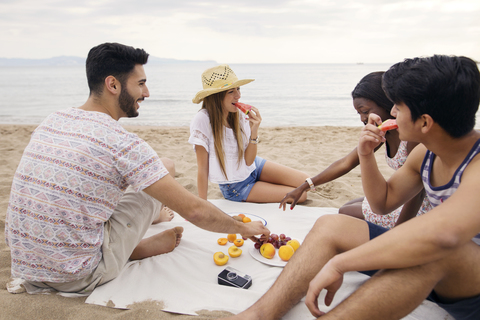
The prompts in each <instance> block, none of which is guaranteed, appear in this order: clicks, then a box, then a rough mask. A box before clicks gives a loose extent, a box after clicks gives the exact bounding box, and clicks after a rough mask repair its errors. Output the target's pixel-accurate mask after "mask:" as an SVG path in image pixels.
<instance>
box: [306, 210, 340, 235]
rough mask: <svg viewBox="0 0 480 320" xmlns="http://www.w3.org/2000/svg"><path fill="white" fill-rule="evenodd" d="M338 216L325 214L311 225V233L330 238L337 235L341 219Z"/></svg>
mask: <svg viewBox="0 0 480 320" xmlns="http://www.w3.org/2000/svg"><path fill="white" fill-rule="evenodd" d="M339 217H341V216H340V215H338V214H326V215H323V216H321V217H319V218H318V219H317V221H315V224H314V225H313V228H312V231H315V232H316V233H318V234H319V235H322V236H327V237H331V236H334V235H336V234H338V231H339V230H340V229H339V228H342V222H341V220H342V219H339Z"/></svg>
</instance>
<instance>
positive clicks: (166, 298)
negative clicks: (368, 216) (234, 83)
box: [86, 200, 453, 320]
mask: <svg viewBox="0 0 480 320" xmlns="http://www.w3.org/2000/svg"><path fill="white" fill-rule="evenodd" d="M210 201H211V202H212V203H213V204H214V205H216V206H217V207H219V208H220V209H222V210H223V211H224V212H226V213H247V214H251V215H255V216H258V217H261V218H263V219H264V220H265V221H266V222H267V227H268V228H269V229H270V231H271V232H272V233H277V234H280V233H284V234H286V235H287V236H290V237H292V238H294V239H298V240H300V241H303V239H304V237H305V236H306V234H307V233H308V231H309V230H310V228H311V226H312V225H313V224H314V222H315V220H316V219H317V218H318V217H319V216H321V215H324V214H336V213H337V212H338V209H336V208H315V207H304V206H296V207H295V209H294V210H293V211H291V210H286V211H285V212H284V211H282V210H279V209H278V204H252V203H237V202H231V201H227V200H210ZM174 226H182V227H183V228H184V233H183V238H182V241H181V244H180V245H179V246H178V247H177V248H176V249H175V250H174V251H173V252H171V253H168V254H163V255H159V256H155V257H151V258H148V259H144V260H141V261H134V262H130V263H128V264H127V265H126V267H125V268H124V270H123V271H122V273H121V274H120V275H119V276H118V277H117V278H116V279H114V280H113V281H111V282H109V283H107V284H105V285H103V286H100V287H98V288H96V289H95V290H94V291H93V293H92V294H91V295H90V296H89V297H88V299H87V300H86V303H90V304H97V305H103V306H110V307H115V308H127V309H128V308H129V306H130V305H132V304H134V303H138V302H142V301H147V300H150V301H159V302H161V303H162V304H163V306H164V308H163V310H164V311H167V312H174V313H182V314H190V315H196V311H200V310H226V311H230V312H232V313H239V312H241V311H243V310H245V309H246V308H248V307H249V306H250V305H252V304H253V303H254V302H255V301H257V300H258V299H259V298H260V297H261V296H262V295H263V294H264V293H265V292H266V291H267V290H268V288H269V287H270V286H271V285H272V284H273V282H274V281H275V279H276V278H277V277H278V276H279V275H280V273H281V271H282V268H281V267H274V266H269V265H267V264H264V263H261V262H259V261H258V260H256V259H254V258H253V257H252V256H251V254H250V253H249V250H250V248H252V247H253V243H252V242H251V241H249V240H247V241H245V244H244V246H243V247H241V249H242V250H243V253H242V255H241V256H240V257H238V258H230V259H229V261H228V263H227V265H225V266H217V265H216V264H215V263H214V262H213V254H214V253H215V252H217V251H223V252H224V253H226V254H227V250H228V247H229V245H228V244H227V245H226V246H220V245H218V244H217V239H218V238H220V237H226V234H218V233H212V232H208V231H205V230H202V229H200V228H198V227H196V226H194V225H192V224H191V223H189V222H188V221H186V220H185V219H183V218H182V217H181V216H180V215H178V214H175V218H174V219H173V220H172V221H170V222H166V223H160V224H158V225H154V226H152V227H151V228H150V229H149V231H148V232H147V234H146V235H145V236H146V237H148V236H151V235H153V234H155V233H158V232H161V231H162V230H165V229H169V228H172V227H174ZM230 245H231V244H230ZM226 266H231V267H233V268H235V269H238V270H239V271H241V272H244V273H246V274H248V275H250V276H252V278H253V284H252V286H251V287H250V288H249V289H247V290H245V289H238V288H232V287H227V286H221V285H219V284H217V276H218V274H219V273H220V272H221V271H222V270H223V269H224V268H225V267H226ZM366 279H368V277H367V276H365V275H363V274H360V273H358V272H351V273H348V274H346V276H345V281H344V284H343V286H342V288H341V289H340V290H339V292H338V293H337V294H336V296H335V300H334V302H333V304H332V306H331V307H334V306H335V305H337V304H338V303H339V302H341V301H342V300H343V299H345V298H346V297H347V296H349V295H350V294H351V293H352V292H353V291H354V290H355V289H356V288H358V286H359V285H361V284H362V283H363V282H364V281H365V280H366ZM283 294H288V292H286V293H283ZM323 297H324V296H323V295H322V296H321V297H320V299H319V307H320V309H321V310H322V311H328V310H329V309H330V308H328V307H326V306H325V305H323ZM313 318H314V317H313V316H312V315H311V314H310V312H309V311H308V309H307V307H306V306H305V304H304V303H303V301H302V302H300V303H298V304H297V306H296V307H295V308H293V309H292V310H291V311H290V312H288V313H287V314H286V315H285V316H284V317H283V319H286V320H289V319H292V320H293V319H313ZM404 319H408V320H414V319H418V320H420V319H445V320H449V319H451V320H453V318H452V317H450V316H449V315H448V314H447V313H446V312H445V311H444V310H443V309H441V308H439V307H438V306H437V305H436V304H434V303H431V302H429V301H424V302H423V303H422V304H421V305H420V306H419V307H418V308H417V309H416V310H414V311H413V312H412V313H411V314H410V315H409V316H407V317H406V318H404Z"/></svg>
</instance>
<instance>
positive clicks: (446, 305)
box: [361, 221, 480, 320]
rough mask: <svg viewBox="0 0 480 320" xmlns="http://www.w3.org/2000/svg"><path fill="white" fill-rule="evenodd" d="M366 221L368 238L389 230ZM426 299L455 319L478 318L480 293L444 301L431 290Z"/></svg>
mask: <svg viewBox="0 0 480 320" xmlns="http://www.w3.org/2000/svg"><path fill="white" fill-rule="evenodd" d="M367 223H368V230H369V231H370V240H372V239H373V238H376V237H378V236H379V235H381V234H383V233H385V232H387V231H388V230H389V229H386V228H383V227H380V226H377V225H376V224H374V223H371V222H368V221H367ZM375 272H377V270H372V271H362V272H361V273H363V274H366V275H369V276H372V275H373V274H375ZM427 300H429V301H432V302H435V303H436V304H437V305H438V306H439V307H441V308H443V309H444V310H445V311H447V312H448V313H449V314H451V315H452V316H453V317H454V318H455V319H456V320H474V319H480V295H479V296H476V297H473V298H467V299H461V300H455V301H445V299H443V298H442V297H439V296H438V295H437V294H436V293H435V291H432V292H431V293H430V295H429V296H428V297H427Z"/></svg>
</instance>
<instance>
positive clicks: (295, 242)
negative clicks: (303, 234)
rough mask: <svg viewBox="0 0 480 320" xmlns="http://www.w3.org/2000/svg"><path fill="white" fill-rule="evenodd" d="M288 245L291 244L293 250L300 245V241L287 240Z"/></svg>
mask: <svg viewBox="0 0 480 320" xmlns="http://www.w3.org/2000/svg"><path fill="white" fill-rule="evenodd" d="M287 244H288V245H291V246H292V248H293V250H295V251H297V249H298V248H299V247H300V242H298V240H295V239H292V240H290V241H288V242H287Z"/></svg>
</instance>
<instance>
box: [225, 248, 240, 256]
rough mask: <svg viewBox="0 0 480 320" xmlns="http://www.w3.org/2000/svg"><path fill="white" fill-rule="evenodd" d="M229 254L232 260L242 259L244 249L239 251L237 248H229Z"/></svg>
mask: <svg viewBox="0 0 480 320" xmlns="http://www.w3.org/2000/svg"><path fill="white" fill-rule="evenodd" d="M228 254H229V255H230V257H232V258H236V257H240V255H241V254H242V249H239V248H238V247H237V246H231V247H230V248H228Z"/></svg>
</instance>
